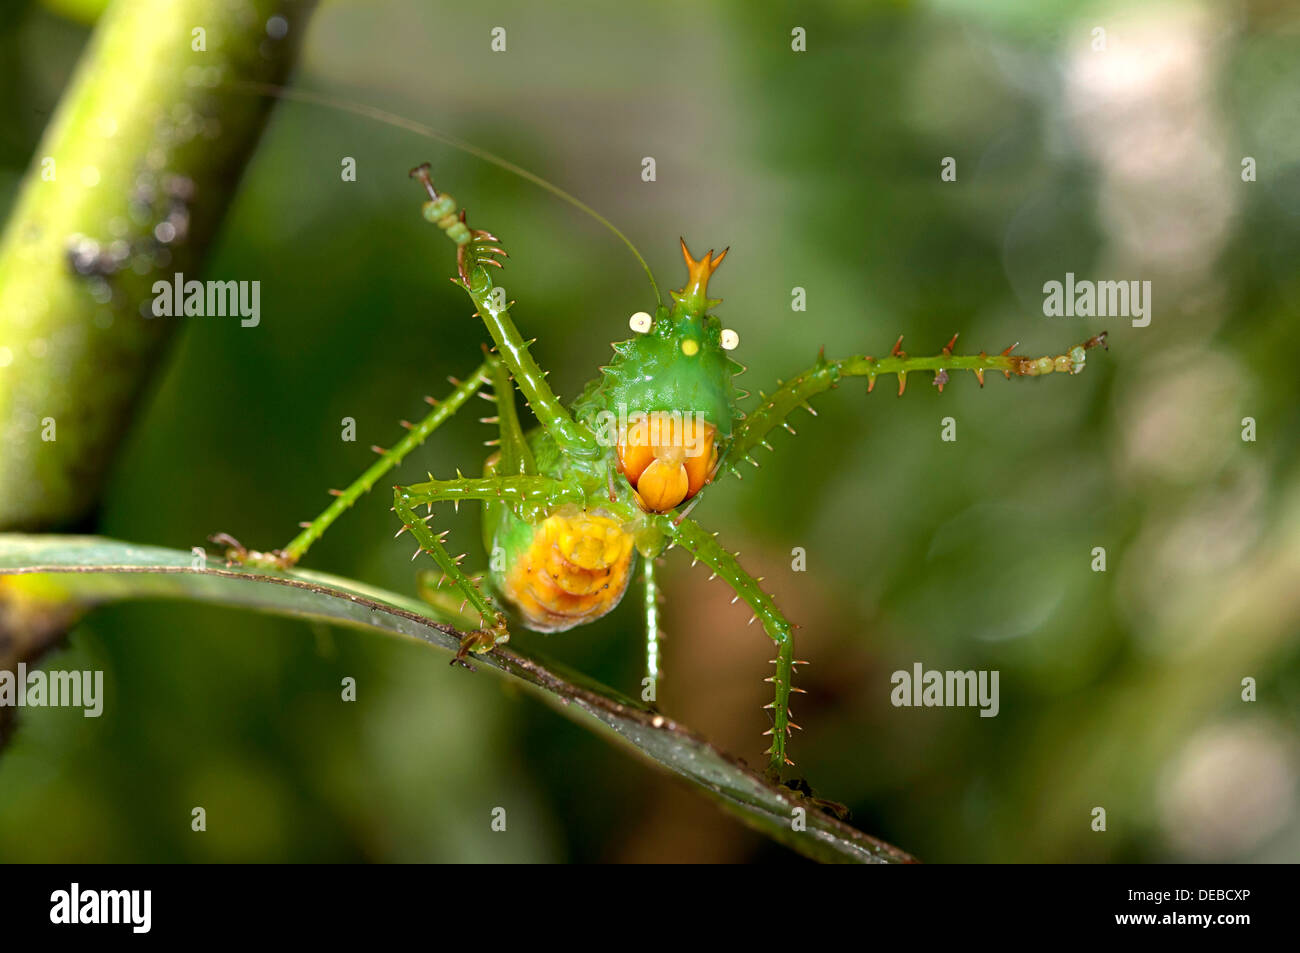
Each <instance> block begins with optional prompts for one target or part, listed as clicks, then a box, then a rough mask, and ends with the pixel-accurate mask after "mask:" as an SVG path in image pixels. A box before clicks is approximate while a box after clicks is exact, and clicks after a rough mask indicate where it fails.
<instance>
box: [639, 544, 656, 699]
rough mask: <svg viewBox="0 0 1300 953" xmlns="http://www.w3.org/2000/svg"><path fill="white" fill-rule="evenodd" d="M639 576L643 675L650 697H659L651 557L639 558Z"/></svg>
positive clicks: (652, 559) (654, 584) (654, 598)
mask: <svg viewBox="0 0 1300 953" xmlns="http://www.w3.org/2000/svg"><path fill="white" fill-rule="evenodd" d="M641 563H642V569H641V574H642V576H641V578H642V580H643V581H644V583H645V603H644V608H645V677H646V678H647V679H649V681H650V684H649V685H648V686H647V687H648V688H649V689H650V699H651V701H654V700H656V699H658V697H659V640H660V632H659V580H658V579H656V578H655V561H654V558H653V557H646V558H644V559H642V560H641Z"/></svg>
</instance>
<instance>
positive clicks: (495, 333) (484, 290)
mask: <svg viewBox="0 0 1300 953" xmlns="http://www.w3.org/2000/svg"><path fill="white" fill-rule="evenodd" d="M411 176H412V177H413V178H415V179H418V180H419V181H420V183H421V185H423V186H424V188H425V191H427V192H428V193H429V201H428V202H426V203H425V204H424V217H425V219H426V220H427V221H429V222H432V223H434V224H435V225H437V226H438V227H439V228H441V229H442V230H443V231H444V232H446V234H447V237H448V238H450V239H451V240H452V241H453V242H455V243H456V246H457V249H456V262H457V271H458V274H459V280H458V281H456V280H455V279H453V280H454V281H456V284H459V285H460V286H461V287H462V288H464V289H465V291H466V292H468V294H469V296H470V300H472V301H473V302H474V307H475V308H476V309H477V313H478V315H479V316H480V317H481V318H482V319H483V323H484V324H485V325H487V329H488V333H489V334H491V335H492V340H493V342H494V343H495V344H496V349H497V353H498V354H500V355H501V358H502V360H504V361H505V363H506V365H507V366H508V367H509V369H510V373H511V374H512V375H513V376H514V379H515V381H516V382H517V383H518V385H519V389H520V391H522V392H523V395H524V398H525V399H526V400H527V401H528V405H529V406H530V407H531V408H532V410H533V413H534V414H535V415H536V416H537V420H538V422H539V423H541V425H542V427H543V428H545V430H546V432H547V433H548V434H549V435H550V436H551V437H552V438H553V439H554V440H555V442H556V443H557V444H558V445H559V447H560V449H561V450H563V451H564V452H566V453H572V454H577V455H579V456H583V457H589V458H590V457H594V456H596V455H597V454H599V453H600V449H601V448H600V445H599V443H598V442H597V440H596V436H595V434H593V433H592V432H591V431H590V430H588V429H587V428H586V427H584V426H583V425H582V424H580V423H578V422H577V421H575V420H574V419H573V417H572V416H571V415H570V414H569V411H568V410H567V409H566V408H565V407H564V405H563V404H561V403H560V401H559V400H558V398H556V396H555V394H554V392H553V391H552V390H551V388H550V385H549V384H547V383H546V375H545V374H544V373H543V372H542V369H541V368H540V367H538V366H537V362H536V361H535V360H533V356H532V355H531V354H530V353H529V351H528V347H529V345H528V343H526V342H525V341H524V339H523V337H522V336H521V335H520V333H519V329H518V328H517V327H515V322H514V319H513V318H512V317H511V316H510V308H509V304H508V303H507V302H505V301H501V300H499V298H498V297H497V296H496V295H494V294H493V293H492V289H493V285H492V278H491V276H490V275H489V273H488V268H489V267H496V268H501V267H502V264H501V262H500V261H498V260H497V258H496V256H497V255H501V256H505V255H506V251H505V249H504V248H502V247H501V246H500V245H499V244H497V239H496V237H495V236H493V235H492V234H491V233H489V232H485V231H482V230H481V229H474V230H472V229H470V228H469V226H468V225H466V224H465V213H464V211H463V210H460V209H458V207H457V205H456V200H455V199H453V198H452V197H451V196H450V195H446V194H439V193H438V191H437V190H436V189H435V188H434V186H433V180H432V179H431V178H430V177H429V165H428V163H425V164H423V165H421V166H418V167H416V168H414V169H412V170H411Z"/></svg>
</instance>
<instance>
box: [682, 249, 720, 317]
mask: <svg viewBox="0 0 1300 953" xmlns="http://www.w3.org/2000/svg"><path fill="white" fill-rule="evenodd" d="M678 240H679V241H680V242H681V243H682V258H684V259H685V260H686V284H685V285H683V286H682V288H681V290H680V291H673V292H670V294H672V296H673V300H674V301H676V302H677V304H678V306H679V307H680V308H681V309H682V310H683V311H685V312H686V313H687V314H693V315H701V314H704V312H706V311H708V310H709V309H710V308H712V307H713V306H715V305H719V304H721V303H722V299H721V298H710V297H709V279H710V278H711V277H712V276H713V273H714V272H715V271H717V270H718V266H719V265H721V264H722V259H724V258H726V257H727V252H728V251H730V250H731V249H730V248H724V249H722V253H721V254H720V255H718V257H717V258H714V257H713V249H712V248H710V249H709V250H708V251H707V252H706V253H705V255H704V257H703V258H700V259H696V258H693V257H691V250H690V249H689V248H687V247H686V239H684V238H681V239H678Z"/></svg>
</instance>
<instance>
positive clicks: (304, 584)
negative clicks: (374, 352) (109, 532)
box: [0, 534, 912, 863]
mask: <svg viewBox="0 0 1300 953" xmlns="http://www.w3.org/2000/svg"><path fill="white" fill-rule="evenodd" d="M149 598H154V599H161V598H166V599H182V600H189V601H197V602H211V603H216V604H219V605H223V606H229V607H240V608H247V609H254V610H258V611H261V612H270V613H275V614H278V615H287V616H296V617H299V618H303V619H313V620H319V621H322V622H329V623H335V624H338V625H347V626H351V627H354V628H359V629H366V630H370V631H373V632H376V633H383V634H386V635H390V636H397V637H400V638H407V639H415V640H418V641H420V642H423V643H425V644H427V645H430V646H432V647H434V648H436V649H440V650H442V651H444V652H448V653H454V652H455V651H456V649H457V647H458V645H459V633H458V632H457V630H456V629H455V628H453V627H452V626H450V625H447V624H445V623H443V622H440V621H438V620H437V619H436V618H435V617H434V615H433V614H432V610H431V609H430V607H428V606H426V605H425V604H423V603H421V602H418V601H416V600H414V599H410V598H408V597H405V596H401V595H397V594H396V593H392V592H386V591H383V590H380V589H376V588H373V587H371V586H366V585H364V584H362V583H359V582H356V581H354V580H351V579H340V578H337V577H334V576H328V575H325V574H322V573H315V572H306V571H302V570H297V571H293V572H268V571H262V570H256V571H255V570H250V569H246V568H243V567H227V566H225V565H224V563H222V562H220V561H217V560H213V562H212V563H211V565H206V566H205V565H204V564H203V561H202V560H200V559H199V558H198V557H196V556H195V555H193V554H192V553H186V552H180V551H178V550H172V549H162V548H159V547H154V546H136V545H133V544H130V543H123V542H118V541H116V540H110V539H101V538H97V537H85V536H26V535H12V534H0V635H3V634H4V631H3V630H4V629H5V627H6V626H8V627H16V626H26V625H33V624H39V623H36V622H33V621H32V620H39V619H48V618H54V619H57V620H60V621H61V622H62V623H63V624H66V623H67V622H68V620H69V618H70V617H69V607H75V608H76V609H88V608H91V607H93V606H95V605H98V604H103V603H106V602H117V601H121V600H125V599H149ZM474 661H475V662H476V663H478V665H479V667H480V669H486V670H489V671H493V672H495V673H497V674H498V675H500V676H502V677H505V678H509V679H513V680H517V681H519V682H522V683H523V684H524V685H526V686H527V687H528V688H529V689H530V690H531V691H533V692H535V693H537V694H538V695H539V696H541V697H542V698H544V699H545V700H546V701H548V702H549V703H551V704H552V705H554V706H555V707H556V708H557V709H558V710H559V711H561V712H563V713H564V714H566V715H568V716H569V717H570V718H572V719H573V720H574V721H576V722H578V723H579V724H582V725H585V726H587V727H589V728H591V729H592V730H594V731H597V732H599V733H600V734H602V735H604V736H606V737H610V738H616V739H618V740H619V741H621V742H622V743H623V744H624V745H626V746H628V747H631V748H632V749H634V750H635V751H636V752H637V753H638V754H640V755H641V756H642V757H643V758H645V759H647V760H649V761H651V762H653V763H655V764H657V765H658V766H659V767H661V768H663V769H665V770H667V771H669V772H671V773H673V774H675V775H677V776H678V777H680V778H682V779H683V780H684V781H686V782H687V783H688V784H690V785H691V786H693V787H695V788H696V789H697V790H699V791H700V792H701V793H703V794H705V795H707V796H708V797H710V798H712V799H713V800H714V801H716V802H717V803H718V804H719V805H721V806H722V807H723V808H724V809H726V810H727V811H729V812H731V813H732V814H734V815H735V816H736V817H737V818H739V819H740V820H741V821H743V822H744V823H745V824H747V825H749V826H750V827H752V828H754V829H755V830H757V831H759V832H761V833H763V834H765V835H767V836H769V837H771V838H773V839H774V840H777V841H779V842H781V843H782V844H785V845H786V846H788V847H790V848H791V849H793V850H796V851H798V852H799V853H801V854H804V855H805V856H807V857H810V858H812V859H814V860H819V861H827V862H839V863H899V862H909V861H911V860H912V858H911V857H909V856H908V855H907V854H906V853H904V852H903V851H901V850H899V849H898V848H896V847H893V846H891V845H889V844H886V843H884V842H882V841H879V840H877V839H875V838H873V837H870V836H868V835H866V834H864V833H862V832H861V831H858V830H856V829H855V828H853V827H851V826H850V825H848V824H846V823H845V822H843V821H841V820H839V819H838V818H837V817H835V816H833V815H832V814H831V813H829V812H828V811H826V810H823V809H822V808H821V807H820V806H819V805H818V803H817V802H816V801H814V800H813V799H811V798H808V797H806V796H804V795H802V794H800V793H798V792H795V791H792V790H789V789H788V788H785V787H782V786H778V785H774V784H772V783H770V782H768V781H767V780H766V779H764V778H763V777H762V776H761V775H759V774H757V773H756V772H754V771H753V770H751V769H750V768H749V767H747V766H746V765H745V764H743V763H742V762H741V761H740V760H739V759H737V758H735V757H733V756H732V755H729V754H727V753H725V752H723V751H720V750H719V749H718V748H716V747H714V746H713V745H712V744H710V743H709V742H708V741H706V740H705V739H704V738H703V737H701V736H700V735H699V734H697V733H696V732H694V731H692V730H691V729H690V728H688V727H687V726H685V725H682V724H679V723H677V722H674V721H673V720H672V719H670V718H667V717H665V716H663V715H661V714H659V713H657V712H654V711H651V710H649V709H647V708H645V707H644V706H642V705H640V704H639V703H637V702H635V701H633V700H631V699H629V698H626V697H625V696H623V695H621V694H620V693H618V692H616V691H614V690H613V689H610V688H608V687H606V686H604V685H600V684H598V683H596V682H594V681H592V680H591V679H588V678H585V677H583V676H581V675H579V674H576V673H573V672H569V671H566V670H564V669H562V668H560V667H559V666H556V665H554V664H552V663H550V662H545V661H543V660H541V659H539V658H532V657H528V656H524V655H521V654H520V653H518V652H515V651H513V650H512V649H510V648H509V646H498V647H497V648H496V649H495V650H494V651H493V652H491V653H489V654H487V655H481V656H475V657H474ZM798 807H802V808H804V809H805V811H806V830H803V831H796V830H794V829H793V824H792V818H793V817H794V809H795V808H798Z"/></svg>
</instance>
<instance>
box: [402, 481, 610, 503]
mask: <svg viewBox="0 0 1300 953" xmlns="http://www.w3.org/2000/svg"><path fill="white" fill-rule="evenodd" d="M397 499H398V500H399V501H401V502H402V503H404V504H406V505H407V506H419V505H421V504H424V503H446V502H453V503H457V504H459V503H460V502H461V501H463V500H487V501H490V502H491V501H500V502H503V503H515V504H537V505H541V506H547V507H554V506H560V505H561V504H563V503H581V502H583V501H584V500H585V499H586V494H585V493H583V490H582V487H581V486H580V485H578V484H577V483H576V482H569V481H567V480H554V479H552V478H551V477H544V476H488V477H466V476H457V477H456V479H454V480H434V479H432V478H430V479H429V480H426V481H425V482H423V483H412V484H411V485H410V486H399V487H397Z"/></svg>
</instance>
